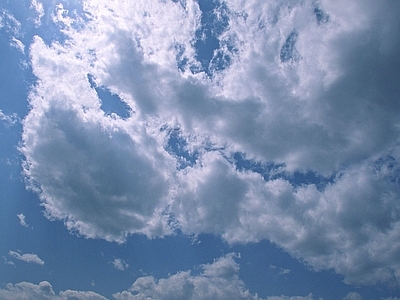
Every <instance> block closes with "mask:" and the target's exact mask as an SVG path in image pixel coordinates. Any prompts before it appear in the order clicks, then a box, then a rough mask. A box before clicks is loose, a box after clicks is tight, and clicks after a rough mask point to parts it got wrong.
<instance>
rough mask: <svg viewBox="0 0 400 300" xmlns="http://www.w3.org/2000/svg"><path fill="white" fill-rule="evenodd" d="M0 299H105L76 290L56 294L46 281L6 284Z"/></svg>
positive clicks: (104, 299) (91, 293) (1, 291)
mask: <svg viewBox="0 0 400 300" xmlns="http://www.w3.org/2000/svg"><path fill="white" fill-rule="evenodd" d="M0 299H2V300H23V299H32V300H36V299H37V300H39V299H40V300H42V299H46V300H68V299H77V300H106V298H104V297H103V296H101V295H99V294H97V293H94V292H78V291H72V290H66V291H61V292H60V293H59V295H56V294H55V293H54V291H53V287H52V286H51V284H50V283H49V282H47V281H42V282H40V283H39V284H33V283H30V282H20V283H17V284H10V283H9V284H7V285H6V287H5V289H1V290H0Z"/></svg>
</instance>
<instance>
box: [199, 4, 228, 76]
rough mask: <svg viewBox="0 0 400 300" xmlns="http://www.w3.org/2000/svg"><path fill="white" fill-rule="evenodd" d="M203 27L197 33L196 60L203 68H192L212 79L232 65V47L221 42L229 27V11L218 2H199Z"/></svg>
mask: <svg viewBox="0 0 400 300" xmlns="http://www.w3.org/2000/svg"><path fill="white" fill-rule="evenodd" d="M198 4H199V7H200V10H201V12H202V15H201V26H200V28H199V29H198V30H197V31H196V42H195V43H194V47H195V50H196V59H197V60H198V61H199V62H200V65H201V68H199V67H197V66H191V71H192V72H193V73H198V72H205V73H206V74H207V75H208V76H210V77H212V74H213V72H214V71H218V70H223V69H225V68H226V67H227V66H229V64H230V58H229V52H230V51H232V50H233V48H234V47H233V46H232V45H228V47H225V49H224V47H223V46H224V45H223V43H222V42H221V41H220V36H221V34H222V33H223V32H224V31H225V30H226V29H227V28H228V27H229V9H228V8H227V6H226V4H224V3H223V2H220V1H218V0H213V1H209V0H199V1H198Z"/></svg>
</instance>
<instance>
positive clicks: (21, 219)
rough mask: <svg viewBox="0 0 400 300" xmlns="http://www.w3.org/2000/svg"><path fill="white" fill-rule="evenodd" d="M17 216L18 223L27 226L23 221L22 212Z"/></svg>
mask: <svg viewBox="0 0 400 300" xmlns="http://www.w3.org/2000/svg"><path fill="white" fill-rule="evenodd" d="M17 217H18V219H19V224H21V226H24V227H28V224H26V221H25V216H24V214H18V215H17Z"/></svg>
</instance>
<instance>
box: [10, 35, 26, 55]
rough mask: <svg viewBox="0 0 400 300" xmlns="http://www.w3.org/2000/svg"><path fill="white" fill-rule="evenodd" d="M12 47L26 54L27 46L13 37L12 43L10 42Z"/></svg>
mask: <svg viewBox="0 0 400 300" xmlns="http://www.w3.org/2000/svg"><path fill="white" fill-rule="evenodd" d="M10 46H12V47H14V48H16V49H17V50H19V52H21V53H22V54H25V45H24V44H23V43H22V42H21V41H20V40H19V39H17V38H15V37H12V38H11V42H10Z"/></svg>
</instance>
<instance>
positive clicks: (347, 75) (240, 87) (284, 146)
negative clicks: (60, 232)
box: [21, 0, 400, 293]
mask: <svg viewBox="0 0 400 300" xmlns="http://www.w3.org/2000/svg"><path fill="white" fill-rule="evenodd" d="M215 3H217V2H215ZM217 4H218V3H217ZM217 4H216V5H217ZM225 5H226V9H225V10H224V13H223V16H222V15H221V7H219V8H217V7H216V9H215V10H214V12H215V13H216V14H217V15H218V16H219V17H220V18H222V17H223V18H224V20H225V21H226V22H227V24H228V25H227V26H224V27H223V28H222V30H220V31H217V32H213V36H212V38H214V39H216V40H217V43H216V45H217V46H216V47H217V48H216V49H215V50H214V54H213V58H212V59H211V60H210V62H209V63H210V64H213V63H215V62H216V61H218V59H219V58H220V57H224V63H221V65H219V66H220V67H213V68H209V69H208V70H209V71H207V72H205V71H204V68H203V67H202V66H204V65H206V63H207V61H206V60H205V59H204V58H203V59H202V58H201V53H199V51H198V49H196V45H198V43H196V41H198V40H199V39H201V38H203V39H206V38H207V37H208V34H209V33H208V31H207V30H208V29H206V28H204V26H203V25H202V22H201V17H202V11H201V8H200V7H199V5H198V2H197V1H191V0H187V1H162V2H159V3H157V5H152V4H149V3H148V2H147V1H135V2H134V3H131V2H124V3H118V5H116V3H114V2H112V1H111V2H110V1H94V0H93V1H90V0H87V1H84V2H83V11H85V16H84V17H83V16H82V17H79V16H78V15H77V14H75V15H74V16H73V15H71V14H68V12H67V11H66V10H64V8H63V7H62V6H58V7H57V12H55V13H54V21H55V22H56V23H57V24H58V25H59V26H60V28H61V30H62V32H63V33H64V34H65V36H66V37H67V38H66V40H65V41H64V42H63V43H61V42H54V43H52V44H45V42H44V41H43V40H42V39H41V38H40V37H36V38H35V39H34V41H33V43H32V45H31V46H30V56H31V64H32V69H33V72H34V74H35V76H36V77H37V78H38V80H37V84H36V85H35V86H34V87H33V88H32V92H31V95H30V99H29V101H30V106H31V111H30V112H29V114H28V115H27V117H26V118H25V120H24V121H23V128H24V131H23V135H22V139H23V144H22V146H21V152H22V153H23V155H24V156H25V164H24V170H25V174H26V176H27V182H28V184H29V186H30V187H31V188H33V189H35V190H36V191H37V192H38V194H39V195H40V198H41V201H42V203H43V206H44V207H45V209H46V213H47V216H48V217H49V218H51V219H61V220H64V222H65V224H66V226H67V227H68V228H69V229H70V230H73V231H77V232H78V233H79V234H82V235H85V236H86V237H91V238H104V239H106V240H109V241H118V242H123V241H124V240H125V239H126V237H127V236H128V235H129V234H134V233H141V234H146V235H147V236H148V237H157V236H164V235H168V234H173V232H174V229H176V228H179V229H180V230H181V231H182V232H183V233H185V234H200V233H213V234H217V235H220V236H222V237H223V238H224V239H225V240H226V241H228V242H229V243H246V242H254V241H259V240H261V239H268V240H270V241H272V242H273V243H275V244H277V245H278V246H279V247H282V248H283V249H285V250H286V251H288V252H289V253H291V254H292V255H294V256H295V257H298V258H299V259H300V260H302V261H303V262H305V263H306V264H308V265H310V266H311V267H313V268H315V269H321V268H322V269H323V268H331V269H334V270H335V271H336V272H337V273H339V274H343V275H344V276H345V280H346V282H348V283H356V284H365V283H376V282H390V283H394V284H398V283H399V282H400V260H399V257H398V255H397V253H398V252H399V250H400V243H397V242H396V241H399V240H400V239H399V237H400V205H399V197H400V189H399V185H398V179H399V174H400V172H399V171H400V170H399V164H398V162H399V160H400V152H399V147H398V144H399V121H400V119H399V115H400V114H399V109H400V106H399V102H398V97H399V95H400V83H399V78H400V76H399V75H400V74H399V70H400V59H399V56H398V55H397V53H398V52H399V50H400V42H399V41H400V39H399V35H400V29H399V28H400V26H399V25H400V24H399V22H400V21H399V19H398V17H397V16H398V12H399V11H400V3H397V2H395V1H389V0H387V1H386V0H385V1H381V2H380V3H379V4H377V3H376V2H374V1H372V0H369V1H361V0H360V1H353V2H352V5H348V3H347V2H345V1H336V2H335V3H332V2H329V1H319V2H316V1H311V0H310V1H302V2H298V1H285V2H282V1H269V2H268V3H265V1H257V0H253V1H246V2H243V1H236V0H229V1H226V2H225ZM216 18H217V17H216ZM225 21H224V22H225ZM221 55H222V56H221ZM228 62H229V63H228ZM214 66H215V64H214ZM202 68H203V69H202ZM202 70H203V71H202ZM210 70H211V71H210ZM55 78H56V79H57V80H55ZM89 78H92V79H90V80H89ZM91 80H92V81H94V82H95V84H96V86H98V87H104V88H107V89H108V90H109V91H110V92H111V93H114V94H116V95H118V96H119V98H120V99H121V101H123V102H124V103H125V104H126V105H128V106H129V107H130V116H129V117H128V118H122V117H120V116H118V114H108V113H106V112H105V111H103V109H102V101H103V99H101V97H100V96H101V95H99V94H98V93H97V92H96V90H95V89H93V88H92V83H91ZM166 128H167V129H168V130H166ZM171 132H175V133H176V132H178V133H179V139H180V140H182V141H184V143H182V145H183V144H184V145H185V146H184V147H183V148H184V149H183V150H184V151H186V152H184V153H185V155H186V156H188V157H191V158H192V161H193V164H186V165H185V166H184V167H182V168H177V167H176V166H177V164H178V161H179V157H178V156H179V155H178V154H177V151H175V152H174V151H173V149H174V148H173V147H170V145H169V144H168V143H169V142H170V141H171ZM171 149H172V150H171ZM237 153H242V154H243V156H242V157H245V158H246V159H247V160H246V161H245V160H244V158H242V159H241V160H237V159H234V157H235V154H237ZM245 162H247V165H246V164H245ZM256 164H257V165H260V166H264V167H263V170H261V171H260V170H259V169H255V168H252V167H251V166H252V165H256ZM268 164H270V165H271V164H272V165H273V166H279V168H278V167H273V168H271V167H268ZM246 166H247V167H246ZM304 174H312V175H313V180H311V181H302V180H300V179H298V178H304V176H305V175H304ZM302 176H303V177H302ZM296 178H297V179H296ZM321 180H324V182H325V183H326V184H324V185H323V186H322V187H321V186H320V185H319V184H318V183H319V182H318V181H321ZM176 276H177V277H176V279H177V280H178V279H179V280H184V281H185V280H188V278H192V277H190V276H191V275H190V274H188V273H180V274H178V275H176ZM178 277H179V278H178ZM143 280H144V279H143ZM146 280H148V281H149V284H150V285H152V286H153V287H157V286H158V285H159V284H160V282H161V281H159V282H155V281H154V280H153V281H151V280H150V279H149V278H148V279H146ZM150 281H151V282H150ZM138 285H139V283H138ZM138 292H140V291H139V290H138ZM183 292H185V291H183V290H182V293H183Z"/></svg>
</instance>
